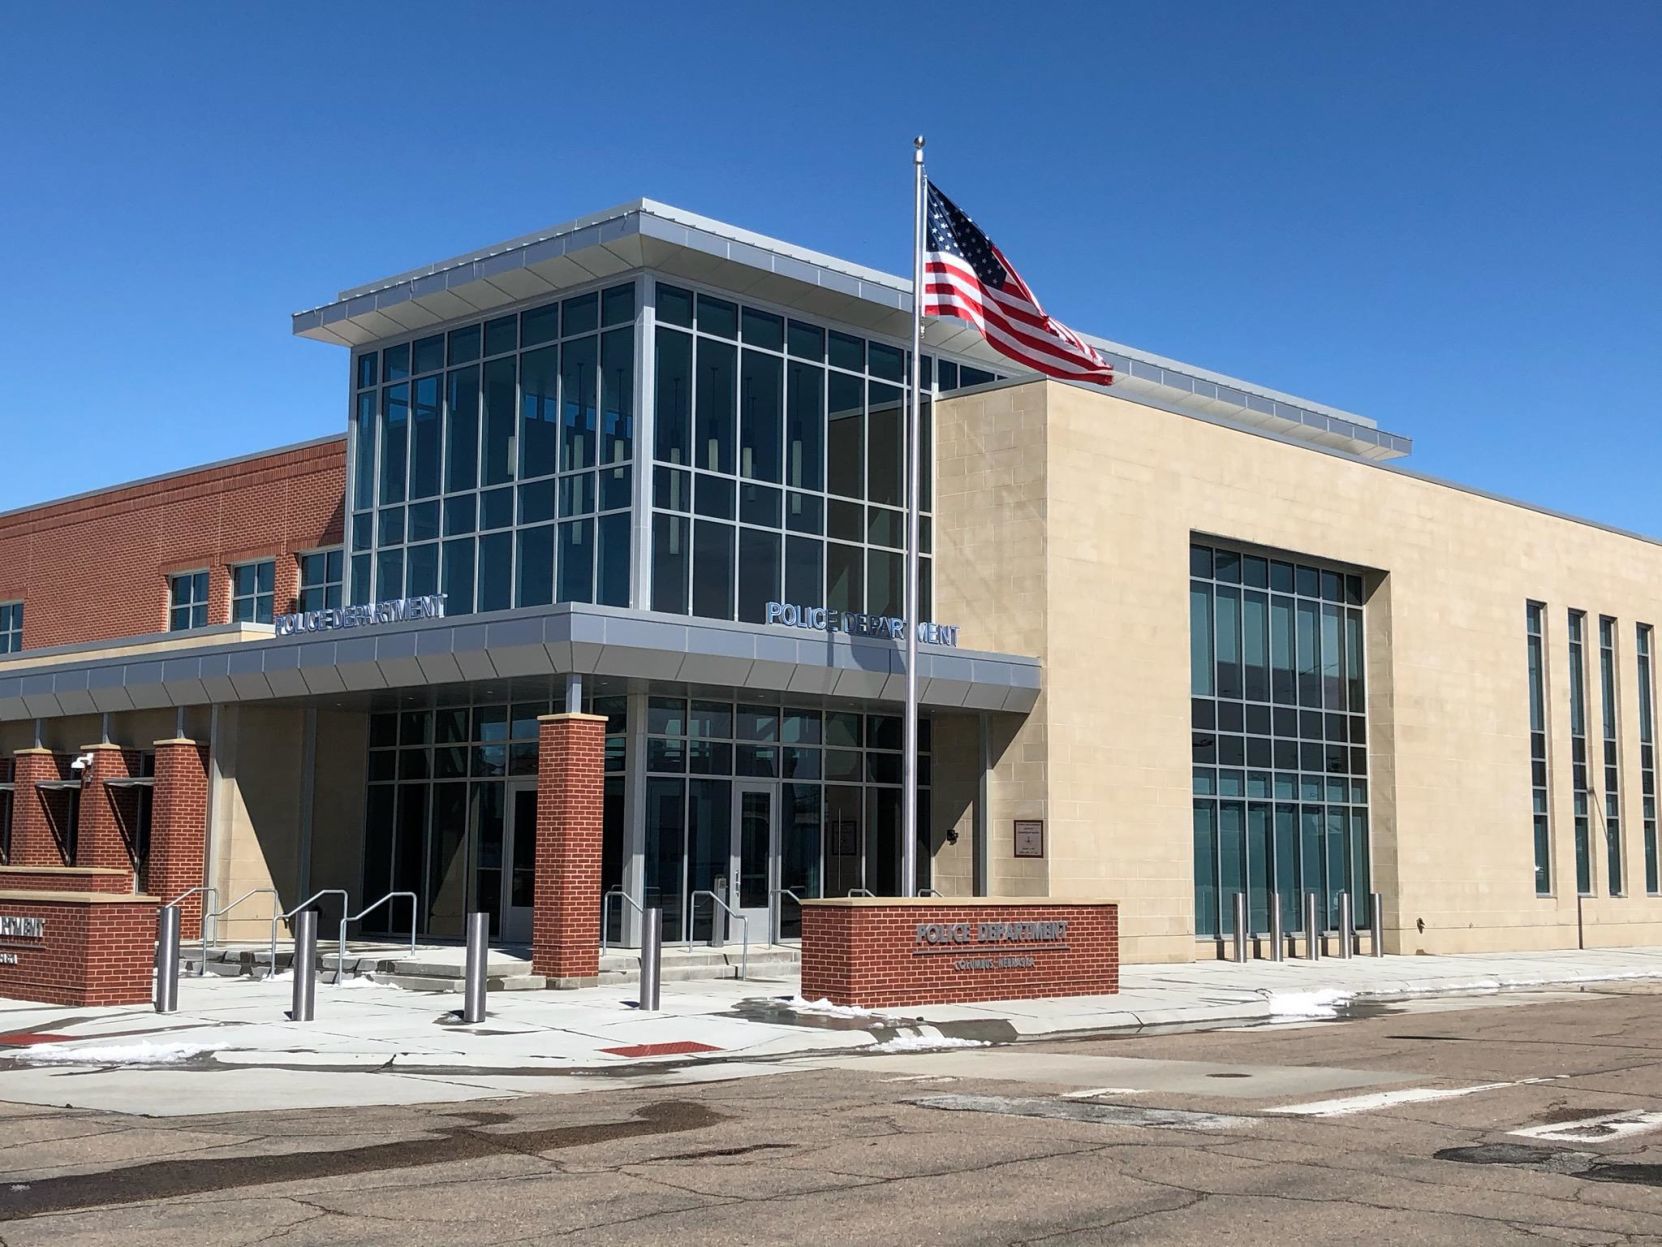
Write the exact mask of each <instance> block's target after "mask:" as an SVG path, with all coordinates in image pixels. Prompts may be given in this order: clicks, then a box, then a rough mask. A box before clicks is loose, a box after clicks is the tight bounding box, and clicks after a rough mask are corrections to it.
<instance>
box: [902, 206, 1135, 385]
mask: <svg viewBox="0 0 1662 1247" xmlns="http://www.w3.org/2000/svg"><path fill="white" fill-rule="evenodd" d="M928 190H929V205H928V212H927V213H926V214H925V222H926V225H927V229H928V241H927V242H925V244H924V249H923V314H924V315H925V316H956V317H958V319H960V320H967V321H968V322H969V323H970V324H972V325H974V326H975V327H976V329H978V330H980V332H981V336H982V337H984V338H985V339H987V343H988V345H990V346H991V347H992V348H993V349H994V350H995V351H997V352H999V354H1001V355H1006V356H1008V357H1009V358H1011V359H1013V360H1015V361H1016V362H1017V363H1019V364H1025V365H1026V366H1027V367H1029V368H1032V369H1033V370H1034V371H1036V372H1042V373H1044V374H1045V375H1046V376H1047V377H1057V378H1060V379H1061V380H1063V381H1090V382H1093V383H1095V384H1097V385H1112V384H1113V383H1114V368H1113V365H1111V364H1110V363H1108V361H1107V360H1105V359H1103V358H1102V356H1100V355H1098V354H1097V353H1096V351H1095V350H1093V349H1092V348H1091V347H1090V346H1089V345H1088V344H1086V342H1085V341H1084V340H1083V339H1082V338H1080V336H1079V335H1078V334H1076V333H1075V332H1074V331H1073V330H1071V329H1069V328H1068V327H1067V326H1066V325H1064V324H1061V323H1059V322H1057V321H1054V320H1052V319H1051V318H1050V317H1049V316H1047V315H1045V310H1044V308H1042V307H1040V306H1039V301H1038V299H1036V298H1034V297H1033V292H1032V291H1031V290H1029V289H1028V288H1027V283H1026V282H1024V281H1023V280H1022V279H1021V275H1020V274H1019V273H1017V272H1016V270H1015V267H1014V266H1013V265H1011V263H1010V261H1009V260H1007V259H1005V258H1004V253H1003V252H1002V251H1000V250H999V249H998V247H997V246H995V245H994V243H993V240H992V239H990V238H988V237H987V236H986V235H985V234H983V233H982V232H981V230H980V229H978V228H977V227H976V224H975V222H974V221H972V220H970V219H969V217H967V216H965V215H964V211H963V209H961V208H960V207H959V206H958V205H957V204H955V203H953V202H952V201H951V200H950V199H948V198H947V197H946V196H945V195H943V194H942V193H941V191H940V189H939V188H938V187H936V185H935V184H934V183H933V182H930V183H929V184H928Z"/></svg>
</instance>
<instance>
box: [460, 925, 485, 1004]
mask: <svg viewBox="0 0 1662 1247" xmlns="http://www.w3.org/2000/svg"><path fill="white" fill-rule="evenodd" d="M490 923H491V916H490V915H489V914H469V915H468V916H467V978H466V980H465V983H464V986H463V989H462V1021H464V1022H483V1021H484V1020H485V967H486V963H488V962H489V961H490V953H491V950H490V929H491V927H490Z"/></svg>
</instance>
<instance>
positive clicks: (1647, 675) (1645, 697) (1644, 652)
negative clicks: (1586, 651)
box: [1634, 624, 1662, 895]
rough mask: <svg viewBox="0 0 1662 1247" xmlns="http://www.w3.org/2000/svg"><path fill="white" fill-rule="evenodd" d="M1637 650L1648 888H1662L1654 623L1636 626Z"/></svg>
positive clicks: (1646, 883) (1651, 891)
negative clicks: (1658, 854) (1660, 875)
mask: <svg viewBox="0 0 1662 1247" xmlns="http://www.w3.org/2000/svg"><path fill="white" fill-rule="evenodd" d="M1634 633H1635V650H1636V652H1637V653H1638V656H1639V786H1640V790H1641V791H1640V796H1641V798H1642V804H1641V807H1640V809H1641V812H1642V816H1643V820H1644V839H1645V891H1646V892H1647V893H1649V894H1651V895H1655V894H1656V893H1657V892H1658V891H1659V890H1662V880H1658V878H1657V873H1658V872H1657V860H1656V726H1655V719H1656V710H1655V699H1656V688H1655V683H1654V677H1653V675H1652V673H1651V627H1650V625H1649V624H1639V625H1638V626H1637V627H1636V628H1635V629H1634Z"/></svg>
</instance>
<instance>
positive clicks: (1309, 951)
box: [1304, 892, 1322, 961]
mask: <svg viewBox="0 0 1662 1247" xmlns="http://www.w3.org/2000/svg"><path fill="white" fill-rule="evenodd" d="M1319 900H1320V898H1319V897H1318V896H1317V895H1316V894H1315V893H1314V892H1306V893H1305V894H1304V955H1305V957H1306V958H1307V959H1309V960H1310V961H1320V960H1321V955H1322V921H1321V910H1320V906H1319V905H1318V901H1319Z"/></svg>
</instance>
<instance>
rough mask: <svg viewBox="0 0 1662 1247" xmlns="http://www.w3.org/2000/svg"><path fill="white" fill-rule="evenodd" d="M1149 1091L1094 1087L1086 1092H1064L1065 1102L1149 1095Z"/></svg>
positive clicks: (1129, 1088) (1130, 1088)
mask: <svg viewBox="0 0 1662 1247" xmlns="http://www.w3.org/2000/svg"><path fill="white" fill-rule="evenodd" d="M1147 1094H1148V1092H1147V1091H1139V1090H1138V1089H1137V1088H1136V1087H1092V1088H1090V1089H1089V1090H1086V1091H1064V1092H1062V1098H1063V1099H1064V1100H1088V1099H1090V1098H1091V1097H1092V1096H1096V1095H1147Z"/></svg>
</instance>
